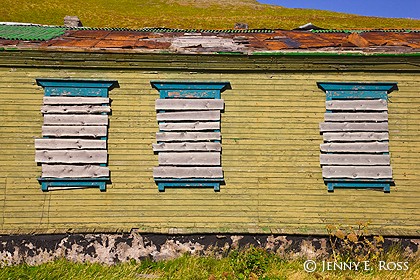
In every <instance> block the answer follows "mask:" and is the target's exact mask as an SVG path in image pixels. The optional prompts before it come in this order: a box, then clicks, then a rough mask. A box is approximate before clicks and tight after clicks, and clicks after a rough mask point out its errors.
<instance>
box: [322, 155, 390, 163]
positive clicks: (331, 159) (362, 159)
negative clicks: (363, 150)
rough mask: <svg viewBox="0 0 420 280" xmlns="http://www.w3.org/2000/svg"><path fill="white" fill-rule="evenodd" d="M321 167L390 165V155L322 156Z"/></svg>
mask: <svg viewBox="0 0 420 280" xmlns="http://www.w3.org/2000/svg"><path fill="white" fill-rule="evenodd" d="M320 163H321V165H366V166H368V165H389V164H390V156H389V155H363V154H321V155H320Z"/></svg>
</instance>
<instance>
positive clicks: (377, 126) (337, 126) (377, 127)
mask: <svg viewBox="0 0 420 280" xmlns="http://www.w3.org/2000/svg"><path fill="white" fill-rule="evenodd" d="M319 129H320V130H321V132H331V131H380V132H387V131H388V122H379V123H369V122H364V123H352V122H342V123H334V122H323V123H320V124H319Z"/></svg>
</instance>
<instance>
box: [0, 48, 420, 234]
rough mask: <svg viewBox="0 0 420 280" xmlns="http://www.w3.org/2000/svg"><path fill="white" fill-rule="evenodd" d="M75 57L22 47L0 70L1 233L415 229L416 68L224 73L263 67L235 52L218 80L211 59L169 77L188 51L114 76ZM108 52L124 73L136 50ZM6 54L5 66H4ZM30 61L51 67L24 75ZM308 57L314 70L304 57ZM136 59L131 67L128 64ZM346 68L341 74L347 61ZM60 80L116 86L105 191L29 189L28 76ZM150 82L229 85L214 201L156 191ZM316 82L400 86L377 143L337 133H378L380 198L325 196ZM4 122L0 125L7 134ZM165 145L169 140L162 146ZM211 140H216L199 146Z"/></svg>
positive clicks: (35, 111)
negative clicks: (390, 182)
mask: <svg viewBox="0 0 420 280" xmlns="http://www.w3.org/2000/svg"><path fill="white" fill-rule="evenodd" d="M6 53H7V52H6ZM7 55H9V54H7ZM16 55H17V56H19V55H18V54H16ZM112 55H114V54H112ZM69 56H70V57H71V58H73V57H77V58H78V59H79V62H77V61H76V60H71V59H68V58H66V57H69ZM31 57H34V59H37V60H36V61H35V60H32V58H31ZM46 58H48V60H45V59H46ZM84 58H88V57H87V56H86V55H85V56H82V54H70V55H69V54H66V55H63V54H61V53H59V52H54V53H51V54H48V55H47V54H45V53H43V54H38V55H36V54H34V53H31V55H30V56H29V55H28V57H25V58H22V59H21V61H22V64H23V63H25V65H26V67H25V68H21V67H19V66H14V67H13V69H12V68H11V67H9V66H7V67H3V68H1V67H0V74H1V75H0V101H1V102H0V123H1V124H2V127H0V151H1V156H0V165H1V168H0V193H1V194H5V195H6V197H7V199H6V201H4V202H2V203H0V213H3V214H1V215H2V217H3V220H1V219H0V221H3V222H2V223H0V230H1V233H4V234H7V233H65V232H67V231H69V230H70V229H71V230H72V231H75V232H92V231H96V232H100V231H127V232H128V231H130V230H131V229H132V228H138V230H139V231H140V232H159V233H160V232H162V233H204V232H207V233H214V232H241V233H242V232H244V233H245V232H250V233H269V234H271V233H279V234H288V233H297V234H308V233H310V234H325V233H326V230H325V225H327V224H334V225H343V226H347V225H352V226H354V225H357V223H358V222H359V221H371V224H370V225H369V232H370V233H372V234H382V235H389V234H392V235H412V236H418V234H419V232H418V229H419V228H420V224H419V223H420V221H419V219H418V218H417V216H416V215H413V214H412V213H417V212H419V211H420V205H419V203H418V201H419V199H420V194H419V192H418V181H419V175H418V174H420V163H419V162H418V156H417V155H418V152H419V151H420V132H419V129H418V120H419V119H420V118H419V114H418V107H419V106H420V98H419V95H418V89H419V88H420V82H419V79H418V74H417V73H414V72H413V71H412V72H403V71H400V70H399V69H402V70H404V69H406V68H405V67H406V65H408V64H404V63H394V64H392V65H390V64H387V63H383V61H382V60H381V59H380V58H374V57H373V56H372V57H363V58H360V59H356V58H355V59H354V61H355V62H360V63H358V64H357V67H359V68H360V67H362V65H363V67H367V68H364V71H363V72H355V71H351V72H346V71H345V69H344V68H340V69H343V71H341V72H340V74H339V75H336V74H335V73H334V72H331V71H330V72H329V70H328V69H333V66H332V65H336V66H337V67H341V66H340V65H343V59H349V58H345V57H344V56H341V57H339V58H337V59H331V58H322V59H320V60H319V62H320V63H309V64H310V67H312V68H310V69H313V70H314V69H315V70H316V69H317V67H321V66H319V65H321V64H322V65H324V67H325V71H322V72H317V71H312V72H311V73H308V74H306V73H304V72H303V71H301V70H302V69H307V68H302V67H301V66H293V65H295V64H293V63H292V62H291V60H290V59H289V60H287V59H282V58H275V59H279V60H281V62H282V63H280V64H278V66H276V67H278V68H276V69H278V70H279V71H277V72H276V71H274V72H270V71H268V70H267V71H266V72H257V71H254V72H253V70H254V68H252V69H251V68H249V70H251V71H247V72H244V73H242V72H241V73H238V72H235V71H236V70H235V69H242V68H243V67H250V66H249V65H255V66H258V67H260V69H261V67H273V66H272V64H271V63H269V61H268V60H269V59H268V58H267V59H263V58H259V59H258V60H256V61H254V60H250V59H249V58H246V59H245V58H243V62H240V61H241V59H239V58H232V59H235V62H232V61H231V60H229V62H226V59H230V58H229V57H228V56H223V59H224V60H225V61H224V62H219V64H218V66H217V67H219V68H220V65H223V64H226V67H230V69H232V72H229V71H223V72H218V70H217V69H218V68H217V67H216V66H215V65H216V62H214V61H216V60H217V59H218V58H217V57H216V56H209V57H208V58H207V57H204V58H202V59H203V61H204V62H203V64H202V66H200V67H203V69H204V68H206V69H210V70H206V71H205V72H204V73H201V72H200V71H198V72H196V73H194V74H189V73H190V71H191V70H190V71H178V70H177V69H176V67H178V69H179V67H181V66H180V65H184V64H185V65H189V67H191V69H194V66H192V65H190V64H188V63H189V62H188V61H189V60H191V57H190V56H188V58H187V57H185V59H183V60H182V61H181V58H177V59H178V60H171V59H169V56H166V57H161V58H160V59H159V57H158V56H157V57H156V58H154V57H148V59H149V64H148V65H149V66H148V67H149V69H147V68H145V69H146V70H139V71H137V70H135V69H131V70H129V71H125V70H124V69H122V68H120V69H119V70H118V71H114V69H113V68H112V67H115V65H116V64H115V60H113V61H108V62H106V63H107V64H106V67H104V68H103V69H99V68H98V67H97V68H95V69H92V70H89V69H83V70H82V69H80V68H77V67H78V65H79V64H80V63H91V64H94V65H95V66H103V64H101V58H100V55H99V54H91V56H89V59H86V60H85V59H84ZM119 58H120V59H124V61H122V62H121V63H122V64H124V65H129V63H132V59H136V56H135V55H133V56H132V57H130V58H127V57H123V56H121V57H119ZM152 58H154V59H152ZM9 59H10V60H8V63H9V61H12V59H14V58H9ZM16 59H18V58H16ZM384 59H385V58H384ZM404 59H405V58H404ZM404 59H401V60H404ZM411 59H414V58H411ZM294 60H296V59H294ZM367 60H369V61H377V62H378V63H377V65H376V66H375V65H373V66H372V67H379V68H380V71H377V72H375V71H370V70H369V69H370V68H369V67H370V65H368V64H369V63H367ZM407 60H409V59H408V58H407ZM13 61H14V60H13ZM38 61H39V62H42V63H40V64H46V65H49V64H51V66H53V67H51V68H30V67H27V66H28V65H30V64H31V63H38ZM83 61H87V62H83ZM174 61H175V63H174ZM238 61H239V62H238ZM307 61H309V62H312V60H311V58H307ZM1 62H2V59H1V58H0V63H1ZM263 62H264V64H262V63H263ZM283 62H284V63H283ZM379 62H380V63H379ZM413 62H415V63H417V64H418V62H416V61H413ZM16 63H17V62H16ZM48 63H49V64H48ZM57 63H61V65H64V64H68V65H70V66H72V68H64V69H62V70H60V69H57V68H56V67H57ZM104 63H105V62H104ZM136 63H138V64H139V65H140V66H139V67H143V66H142V64H141V63H140V62H136ZM156 63H166V64H165V65H167V66H168V67H174V69H173V70H172V71H170V72H166V71H163V70H162V69H163V68H160V69H158V70H153V71H150V69H153V67H154V65H156ZM257 64H258V65H257ZM17 65H19V64H17ZM200 65H201V64H200ZM247 65H248V66H247ZM371 65H372V64H371ZM411 65H414V63H412V64H411ZM347 66H348V68H347V69H350V70H354V69H355V68H354V67H356V66H353V65H349V64H347V65H346V67H347ZM133 67H134V66H133ZM287 67H296V68H295V69H298V70H299V71H298V72H292V71H288V69H289V68H287ZM407 67H408V66H407ZM410 67H414V66H410ZM256 68H257V67H255V69H256ZM379 68H377V69H379ZM211 69H216V70H211ZM308 69H309V68H308ZM310 69H309V70H310ZM390 69H394V70H390ZM280 71H282V72H280ZM416 75H417V76H416ZM69 76H71V77H72V78H93V79H98V78H107V79H116V80H118V81H119V84H120V88H116V89H113V90H112V91H111V92H110V98H111V99H112V110H113V112H112V115H111V116H110V127H109V135H108V139H109V140H108V151H109V167H110V169H111V180H112V184H110V185H108V188H109V191H107V192H106V193H100V192H98V191H97V190H96V189H84V190H73V191H71V192H68V191H67V192H64V191H55V192H50V193H47V194H44V193H42V192H41V191H40V190H39V185H38V183H37V182H36V178H37V177H38V176H39V175H40V173H41V167H39V166H36V164H35V162H34V153H35V152H34V137H35V138H38V137H40V136H41V133H42V132H41V126H42V123H43V119H42V115H41V113H40V108H41V106H42V103H43V101H42V94H41V92H40V89H39V88H38V87H36V86H34V85H33V82H34V79H35V78H38V77H69ZM157 77H159V79H168V80H178V79H182V80H195V79H196V80H215V81H219V80H226V81H230V82H231V84H232V90H229V91H226V92H225V93H223V94H222V98H223V99H224V100H225V103H226V110H225V112H224V113H223V114H222V118H221V124H222V125H221V130H222V134H223V141H222V142H223V151H222V161H223V170H224V178H225V181H226V185H225V186H223V188H221V191H220V193H214V192H211V191H210V192H209V191H208V190H202V189H172V190H167V191H166V192H165V193H158V191H157V189H156V185H155V182H154V180H153V174H152V167H153V166H156V165H157V160H158V157H157V156H156V155H153V151H152V143H154V142H156V138H155V132H156V131H157V130H158V124H157V122H156V111H155V108H154V104H155V99H156V90H154V89H151V88H150V80H153V79H156V78H157ZM321 80H330V81H396V82H398V87H399V91H396V92H394V93H391V94H390V95H391V97H390V101H391V102H389V104H388V113H389V137H388V133H382V132H377V133H375V134H374V136H372V137H368V134H366V135H365V134H362V133H361V132H339V133H346V135H347V136H348V137H349V138H354V137H356V136H355V135H356V134H357V135H359V136H363V137H367V140H366V141H372V140H373V141H376V140H382V138H385V139H386V140H388V138H389V141H390V146H389V148H390V153H391V162H392V168H393V178H394V180H395V185H396V187H395V188H396V189H398V191H394V189H393V187H391V188H392V189H391V193H390V194H384V193H383V192H379V191H372V190H352V189H346V190H336V191H335V192H334V193H331V194H328V193H327V192H326V190H325V185H324V182H323V178H322V172H321V167H320V162H319V144H320V143H322V141H323V136H321V135H320V134H319V127H318V123H319V122H321V121H322V119H323V117H324V113H325V94H324V93H323V92H322V91H320V90H319V89H318V88H317V87H316V82H317V81H321ZM7 123H10V124H12V125H11V126H5V125H6V124H7ZM262 125H264V127H261V126H262ZM327 134H328V135H330V136H328V137H335V136H334V135H332V133H331V134H330V133H324V137H327V136H326V135H327ZM350 135H351V136H350ZM376 137H378V138H379V139H376ZM356 138H357V137H356ZM350 141H352V140H351V139H350ZM355 141H361V140H360V139H357V140H355ZM172 144H174V145H175V144H176V145H178V144H179V143H163V144H162V145H172ZM193 144H198V143H193ZM210 144H211V145H215V144H217V143H207V145H210ZM154 146H160V144H157V145H154ZM218 146H219V148H220V145H218ZM17 170H24V171H22V172H17ZM28 198H30V202H31V203H28ZM2 201H3V200H2ZM331 209H334V211H331Z"/></svg>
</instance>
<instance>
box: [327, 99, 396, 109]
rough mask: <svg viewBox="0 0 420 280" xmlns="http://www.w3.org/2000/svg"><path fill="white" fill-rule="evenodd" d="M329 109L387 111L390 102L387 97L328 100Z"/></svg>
mask: <svg viewBox="0 0 420 280" xmlns="http://www.w3.org/2000/svg"><path fill="white" fill-rule="evenodd" d="M325 106H326V109H327V110H331V111H387V110H388V104H387V101H386V100H385V99H373V100H369V99H365V100H327V101H326V102H325Z"/></svg>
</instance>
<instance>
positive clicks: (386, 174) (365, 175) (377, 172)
mask: <svg viewBox="0 0 420 280" xmlns="http://www.w3.org/2000/svg"><path fill="white" fill-rule="evenodd" d="M322 176H323V177H324V178H330V179H333V178H346V179H391V178H392V168H391V167H390V166H323V167H322Z"/></svg>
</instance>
